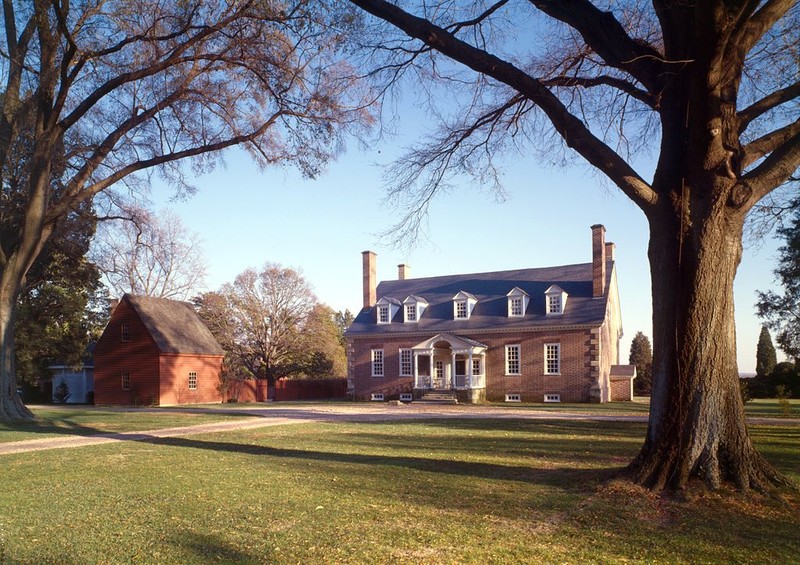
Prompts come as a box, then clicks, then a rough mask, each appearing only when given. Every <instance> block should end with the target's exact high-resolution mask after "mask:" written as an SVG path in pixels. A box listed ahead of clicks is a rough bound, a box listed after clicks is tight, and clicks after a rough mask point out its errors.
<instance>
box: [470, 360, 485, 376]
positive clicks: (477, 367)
mask: <svg viewBox="0 0 800 565" xmlns="http://www.w3.org/2000/svg"><path fill="white" fill-rule="evenodd" d="M482 373H483V371H482V370H481V360H480V357H477V358H473V359H472V374H473V375H480V374H482Z"/></svg>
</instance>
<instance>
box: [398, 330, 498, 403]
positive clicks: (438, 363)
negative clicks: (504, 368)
mask: <svg viewBox="0 0 800 565" xmlns="http://www.w3.org/2000/svg"><path fill="white" fill-rule="evenodd" d="M411 353H412V355H413V367H414V388H415V389H417V390H420V391H424V390H476V391H477V390H481V389H485V388H486V374H485V369H484V367H485V364H486V363H485V360H486V346H485V345H484V344H482V343H479V342H477V341H475V340H472V339H469V338H466V337H461V336H456V335H452V334H446V333H441V334H437V335H435V336H433V337H431V338H429V339H426V340H425V341H423V342H421V343H418V344H417V345H415V346H414V347H412V348H411Z"/></svg>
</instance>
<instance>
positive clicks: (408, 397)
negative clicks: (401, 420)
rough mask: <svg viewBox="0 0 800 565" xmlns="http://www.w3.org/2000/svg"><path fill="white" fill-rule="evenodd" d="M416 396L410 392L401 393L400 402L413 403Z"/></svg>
mask: <svg viewBox="0 0 800 565" xmlns="http://www.w3.org/2000/svg"><path fill="white" fill-rule="evenodd" d="M413 400H414V395H413V394H411V393H410V392H401V393H400V402H413Z"/></svg>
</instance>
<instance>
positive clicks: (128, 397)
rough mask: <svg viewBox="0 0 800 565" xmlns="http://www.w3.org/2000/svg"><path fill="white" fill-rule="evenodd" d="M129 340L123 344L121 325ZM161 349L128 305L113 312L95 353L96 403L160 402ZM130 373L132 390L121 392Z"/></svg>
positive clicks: (121, 305)
mask: <svg viewBox="0 0 800 565" xmlns="http://www.w3.org/2000/svg"><path fill="white" fill-rule="evenodd" d="M123 323H127V324H128V328H129V336H130V339H129V341H127V342H123V341H122V324H123ZM158 356H159V350H158V347H156V344H155V342H153V340H152V338H151V337H150V334H149V333H148V331H147V328H146V327H145V326H144V324H143V323H142V322H141V321H140V320H139V317H138V316H137V315H136V313H135V312H134V311H133V309H132V308H131V306H130V305H129V304H128V303H127V302H122V303H121V304H120V305H119V306H118V307H117V308H116V310H115V311H114V315H113V316H112V318H111V320H110V321H109V323H108V326H107V327H106V329H105V331H104V332H103V335H102V336H101V337H100V340H99V341H98V342H97V347H96V348H95V352H94V365H95V371H94V401H95V404H101V405H102V404H122V405H134V404H151V403H156V402H157V401H158V396H159V386H158V372H159V362H158ZM123 371H125V372H128V373H129V374H130V385H131V386H130V390H123V389H122V372H123Z"/></svg>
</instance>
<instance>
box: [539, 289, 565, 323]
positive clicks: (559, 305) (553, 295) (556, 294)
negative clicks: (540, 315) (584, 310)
mask: <svg viewBox="0 0 800 565" xmlns="http://www.w3.org/2000/svg"><path fill="white" fill-rule="evenodd" d="M544 294H545V314H547V315H548V316H549V315H552V314H555V315H560V314H563V313H564V308H565V307H566V305H567V296H568V295H567V293H566V292H564V289H563V288H561V287H560V286H558V285H557V284H554V285H553V286H551V287H550V288H548V289H547V290H546V291H545V293H544Z"/></svg>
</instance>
